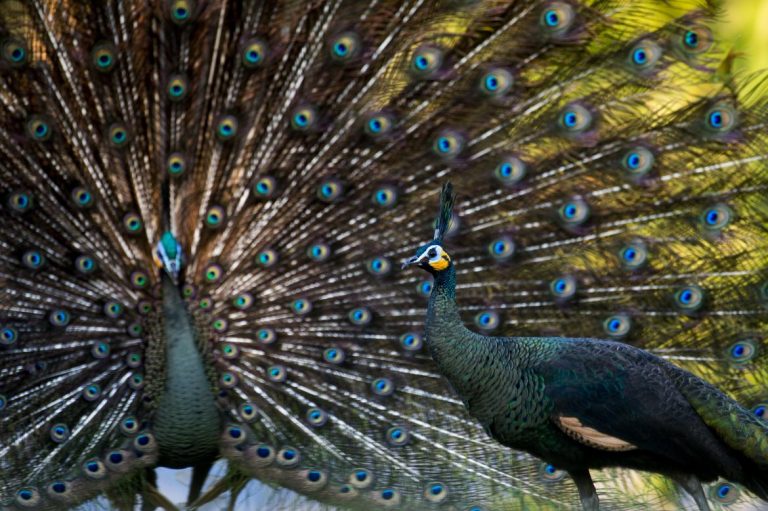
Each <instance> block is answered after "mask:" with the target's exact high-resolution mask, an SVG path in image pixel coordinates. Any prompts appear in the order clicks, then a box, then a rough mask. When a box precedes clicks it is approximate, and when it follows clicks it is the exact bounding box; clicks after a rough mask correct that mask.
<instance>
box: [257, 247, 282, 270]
mask: <svg viewBox="0 0 768 511" xmlns="http://www.w3.org/2000/svg"><path fill="white" fill-rule="evenodd" d="M278 260H279V256H278V254H277V251H276V250H274V249H272V248H265V249H264V250H262V251H261V252H259V255H257V256H256V264H258V265H259V266H261V267H262V268H272V267H273V266H275V265H276V264H277V262H278Z"/></svg>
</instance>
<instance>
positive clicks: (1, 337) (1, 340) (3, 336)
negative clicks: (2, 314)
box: [0, 326, 19, 346]
mask: <svg viewBox="0 0 768 511" xmlns="http://www.w3.org/2000/svg"><path fill="white" fill-rule="evenodd" d="M18 339H19V332H18V331H17V330H16V329H15V328H13V327H12V326H4V327H2V328H0V346H10V345H12V344H14V343H15V342H16V341H17V340H18Z"/></svg>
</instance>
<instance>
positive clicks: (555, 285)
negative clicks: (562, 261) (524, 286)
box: [549, 275, 578, 302]
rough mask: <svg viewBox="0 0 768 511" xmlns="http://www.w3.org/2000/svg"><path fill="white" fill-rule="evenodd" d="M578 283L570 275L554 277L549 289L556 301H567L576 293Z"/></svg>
mask: <svg viewBox="0 0 768 511" xmlns="http://www.w3.org/2000/svg"><path fill="white" fill-rule="evenodd" d="M577 289H578V284H577V282H576V279H575V278H574V277H572V276H570V275H566V276H563V277H559V278H556V279H554V280H553V281H552V282H550V284H549V291H550V293H551V294H552V297H553V298H554V299H555V301H556V302H565V301H568V300H570V299H572V298H573V297H574V296H575V295H576V291H577Z"/></svg>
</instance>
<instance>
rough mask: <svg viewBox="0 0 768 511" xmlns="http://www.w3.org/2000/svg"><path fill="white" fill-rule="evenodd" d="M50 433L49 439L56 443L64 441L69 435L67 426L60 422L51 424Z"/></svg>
mask: <svg viewBox="0 0 768 511" xmlns="http://www.w3.org/2000/svg"><path fill="white" fill-rule="evenodd" d="M50 435H51V440H53V441H54V442H56V443H57V444H60V443H63V442H66V441H67V439H68V438H69V435H70V431H69V426H67V425H66V424H61V423H59V424H54V425H53V426H51V430H50Z"/></svg>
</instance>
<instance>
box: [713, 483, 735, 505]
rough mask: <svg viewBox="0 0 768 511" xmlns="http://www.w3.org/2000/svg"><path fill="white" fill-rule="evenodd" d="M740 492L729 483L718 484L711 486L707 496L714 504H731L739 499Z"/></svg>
mask: <svg viewBox="0 0 768 511" xmlns="http://www.w3.org/2000/svg"><path fill="white" fill-rule="evenodd" d="M740 494H741V491H740V490H739V488H738V487H737V486H736V485H733V484H731V483H720V484H716V485H713V486H712V488H711V490H710V492H709V495H710V497H711V498H712V500H714V501H715V502H718V503H720V504H726V505H727V504H732V503H734V502H736V501H737V500H738V499H739V497H740Z"/></svg>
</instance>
